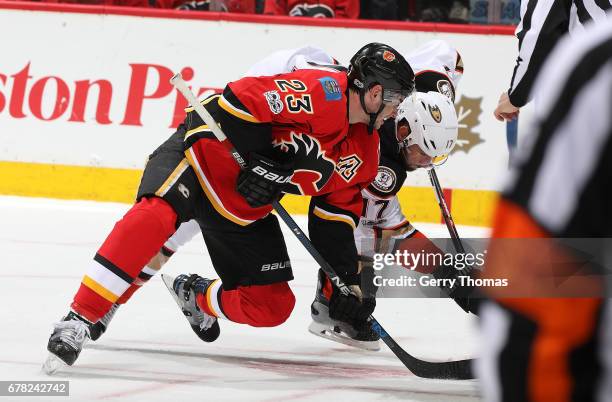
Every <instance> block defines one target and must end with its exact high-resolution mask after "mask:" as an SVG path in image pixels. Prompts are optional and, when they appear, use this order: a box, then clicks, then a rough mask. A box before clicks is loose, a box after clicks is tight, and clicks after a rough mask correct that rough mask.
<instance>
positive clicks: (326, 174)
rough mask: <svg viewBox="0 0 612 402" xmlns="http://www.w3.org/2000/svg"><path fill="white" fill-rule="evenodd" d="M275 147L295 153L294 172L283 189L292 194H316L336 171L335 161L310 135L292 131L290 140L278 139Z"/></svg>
mask: <svg viewBox="0 0 612 402" xmlns="http://www.w3.org/2000/svg"><path fill="white" fill-rule="evenodd" d="M274 146H275V147H277V148H280V150H281V151H283V152H287V153H289V154H292V155H293V158H292V159H293V162H294V173H293V177H292V178H291V182H290V183H287V184H286V185H285V188H284V189H283V191H285V192H287V193H292V194H304V195H312V194H315V193H317V192H319V191H321V189H322V188H323V186H325V184H326V183H327V182H328V180H329V179H330V178H331V176H332V174H333V173H334V169H335V163H334V161H333V160H331V159H329V158H327V157H326V156H325V151H321V144H320V143H319V141H317V140H316V139H315V138H312V137H309V136H308V135H303V134H298V133H295V132H293V131H292V132H291V133H290V134H289V140H285V139H281V140H277V141H276V142H275V144H274Z"/></svg>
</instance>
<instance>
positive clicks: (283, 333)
mask: <svg viewBox="0 0 612 402" xmlns="http://www.w3.org/2000/svg"><path fill="white" fill-rule="evenodd" d="M128 207H129V206H128V205H125V204H111V203H95V202H84V201H58V200H47V199H32V198H20V197H0V225H1V228H2V229H1V230H0V258H1V265H0V266H1V268H0V300H1V302H2V308H1V310H0V380H4V381H9V380H10V381H33V380H68V381H70V397H69V398H65V400H69V401H92V400H121V401H142V400H146V401H151V402H153V401H168V400H175V401H192V400H193V401H196V400H197V401H230V400H241V401H286V400H293V401H315V400H316V401H319V400H326V401H329V400H337V401H374V400H386V401H392V400H402V401H432V402H445V401H448V402H451V401H452V402H463V401H477V400H479V396H478V395H479V393H478V388H477V382H476V381H443V380H426V379H421V378H418V377H415V376H414V375H413V374H412V373H410V372H409V371H408V370H407V369H406V368H405V367H404V366H403V365H402V364H401V363H400V362H399V361H398V360H397V358H396V357H395V356H394V355H393V354H392V353H391V352H390V351H389V350H388V349H386V346H385V345H384V344H383V345H382V349H381V351H379V352H367V351H359V350H356V349H352V348H350V347H348V346H343V345H340V344H336V343H333V342H330V341H328V340H325V339H321V338H318V337H315V336H313V335H311V334H310V333H308V331H307V330H306V328H307V327H308V324H309V323H310V303H311V301H312V297H313V295H314V288H315V282H316V269H317V266H316V264H315V262H314V260H313V259H312V258H311V257H310V256H309V255H308V254H307V252H306V251H305V250H304V249H303V248H302V246H301V245H300V244H299V243H298V241H297V240H296V239H295V238H294V237H293V235H292V234H291V233H290V232H289V231H287V230H285V229H286V228H285V227H283V230H284V231H285V239H286V241H287V245H288V248H289V252H290V256H291V258H292V264H293V270H294V275H295V280H294V281H293V282H292V283H291V287H292V289H293V291H294V293H295V294H296V297H297V303H296V307H295V310H294V312H293V314H292V316H291V317H290V318H289V320H288V321H287V322H286V323H285V324H283V325H281V326H279V327H276V328H265V329H263V328H251V327H247V326H244V325H238V324H234V323H231V322H227V321H223V322H221V336H220V338H219V339H218V340H217V341H216V342H214V343H212V344H205V343H203V342H202V341H200V340H199V339H198V338H197V337H196V336H195V335H194V334H193V333H192V331H191V329H190V328H189V326H188V325H187V322H186V320H185V319H184V318H183V317H182V315H181V314H180V312H179V310H178V308H177V307H176V305H175V303H174V301H173V300H172V299H171V297H170V295H169V294H168V291H167V290H166V288H165V287H164V286H163V284H162V282H161V279H160V278H159V277H155V278H153V279H152V280H151V281H150V282H149V283H148V284H147V285H146V286H145V287H144V288H143V289H141V290H140V291H139V292H138V293H137V294H136V295H135V296H134V297H133V298H132V300H131V301H130V302H129V303H128V304H127V305H125V306H122V307H121V308H120V309H119V311H118V313H117V315H116V316H115V319H114V320H113V322H112V323H111V325H110V328H109V329H108V331H107V332H106V333H105V334H104V336H103V337H102V338H101V339H100V340H99V341H97V342H91V343H89V344H88V345H87V346H86V349H84V350H83V352H82V353H81V356H80V357H79V359H78V360H77V362H76V363H75V365H74V366H73V367H70V368H67V369H65V370H62V371H60V372H59V373H58V374H57V375H56V376H54V377H52V378H50V377H48V376H46V375H44V374H42V372H41V371H40V367H41V364H42V362H43V361H44V359H45V358H46V355H47V352H46V343H47V339H48V337H49V334H50V331H51V324H52V323H53V322H54V321H57V320H58V319H60V318H61V316H62V315H63V314H65V313H66V312H67V310H68V305H69V303H70V302H71V300H72V297H73V295H74V292H75V291H76V290H77V288H78V286H79V283H80V280H81V277H82V274H83V272H84V270H85V268H86V267H87V266H88V264H89V262H90V260H91V258H92V256H93V255H94V253H95V252H96V250H97V248H98V247H99V245H100V244H101V242H102V241H103V240H104V238H105V237H106V235H107V233H108V232H109V231H110V229H111V228H112V226H113V224H114V223H115V221H116V220H117V219H118V218H120V216H121V215H122V213H124V212H125V211H126V210H127V209H128ZM296 220H297V221H298V223H299V224H300V225H302V227H305V219H304V218H303V217H297V219H296ZM415 226H417V227H418V228H420V229H421V230H422V231H423V232H425V233H426V234H428V235H430V236H439V237H442V236H446V235H447V232H446V229H445V227H444V226H443V225H432V224H415ZM458 229H459V233H460V234H461V235H462V236H464V237H470V236H471V237H484V236H486V235H487V231H486V230H484V229H482V228H474V227H459V228H458ZM163 272H167V273H171V274H178V273H184V272H192V273H199V274H202V275H204V276H207V275H208V276H212V275H214V272H213V270H212V268H211V264H210V260H209V258H208V256H207V253H206V251H205V249H204V245H203V241H202V240H201V239H196V240H193V241H192V242H191V243H189V244H187V245H186V246H185V247H184V248H183V249H181V250H180V252H179V253H177V254H176V255H175V256H174V257H173V258H172V259H171V261H170V262H169V263H168V264H167V265H166V266H165V267H164V268H163ZM375 316H376V317H377V319H378V320H379V321H380V323H381V324H382V325H383V326H385V328H386V330H387V331H388V332H389V333H390V334H391V335H392V336H393V337H394V338H395V340H396V341H397V342H398V343H399V344H400V345H401V346H402V347H403V348H404V349H406V350H407V351H408V352H409V353H412V354H414V355H415V356H417V357H420V358H423V359H429V360H432V361H444V360H451V359H463V358H470V357H475V356H476V344H477V340H476V319H474V318H472V317H471V316H468V315H467V314H465V313H464V312H463V311H461V310H459V308H458V307H457V306H456V305H455V304H454V303H453V302H452V301H449V300H446V299H382V300H378V307H377V309H376V312H375ZM0 399H1V398H0ZM58 399H59V400H61V399H62V398H61V397H54V398H52V400H58ZM18 400H19V401H26V400H40V398H35V397H32V398H28V397H19V399H18Z"/></svg>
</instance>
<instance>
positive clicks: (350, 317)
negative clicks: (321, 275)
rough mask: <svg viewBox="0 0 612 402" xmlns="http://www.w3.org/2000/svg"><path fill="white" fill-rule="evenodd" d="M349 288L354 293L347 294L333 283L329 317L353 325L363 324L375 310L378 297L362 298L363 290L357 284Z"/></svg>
mask: <svg viewBox="0 0 612 402" xmlns="http://www.w3.org/2000/svg"><path fill="white" fill-rule="evenodd" d="M349 288H350V289H351V290H352V291H353V293H354V294H349V295H348V296H345V295H343V294H342V292H340V289H338V288H336V287H335V286H333V285H332V294H331V298H330V300H329V317H330V318H332V319H334V320H338V321H344V322H346V323H349V324H351V325H353V326H361V325H362V324H363V323H364V322H365V321H366V320H367V319H368V317H369V316H370V315H371V314H372V313H373V312H374V308H375V307H376V299H374V298H365V299H364V298H362V296H361V290H360V289H359V287H358V286H356V285H351V286H349Z"/></svg>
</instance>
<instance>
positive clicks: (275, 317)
mask: <svg viewBox="0 0 612 402" xmlns="http://www.w3.org/2000/svg"><path fill="white" fill-rule="evenodd" d="M217 283H218V284H219V285H220V282H217ZM217 283H215V284H213V285H211V286H210V287H209V288H208V290H209V291H208V292H206V295H198V298H197V302H198V306H199V307H200V308H201V309H202V310H204V311H205V312H206V313H208V314H212V315H215V316H217V317H220V318H227V319H228V320H230V321H234V322H237V323H241V324H247V325H250V326H252V327H275V326H277V325H280V324H282V323H283V322H285V321H286V320H287V318H289V315H290V314H291V312H292V311H293V307H294V306H295V296H294V295H293V292H292V291H291V288H289V284H288V283H287V282H281V283H274V284H271V285H256V286H241V287H239V288H238V289H234V290H223V289H222V288H221V287H220V286H215V285H216V284H217Z"/></svg>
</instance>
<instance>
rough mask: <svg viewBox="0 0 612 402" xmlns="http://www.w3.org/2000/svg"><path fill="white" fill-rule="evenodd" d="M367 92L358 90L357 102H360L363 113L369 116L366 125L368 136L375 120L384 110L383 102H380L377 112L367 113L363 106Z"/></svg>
mask: <svg viewBox="0 0 612 402" xmlns="http://www.w3.org/2000/svg"><path fill="white" fill-rule="evenodd" d="M367 91H368V90H367V89H365V88H362V89H360V90H359V101H360V102H361V107H362V108H363V111H364V112H366V114H367V115H368V116H370V122H369V123H368V134H372V133H373V132H374V124H376V118H377V117H378V115H379V114H380V112H382V111H383V109H384V108H385V102H382V103H381V104H380V107H379V108H378V111H377V112H376V113H369V112H368V109H367V108H366V105H365V94H366V92H367Z"/></svg>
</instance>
